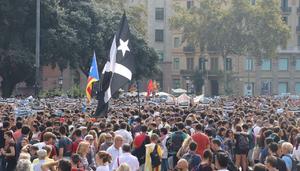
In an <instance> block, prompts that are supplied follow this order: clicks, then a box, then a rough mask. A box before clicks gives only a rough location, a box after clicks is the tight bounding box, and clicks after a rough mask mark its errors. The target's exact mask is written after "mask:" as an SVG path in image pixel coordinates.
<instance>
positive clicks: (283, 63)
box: [278, 58, 288, 71]
mask: <svg viewBox="0 0 300 171" xmlns="http://www.w3.org/2000/svg"><path fill="white" fill-rule="evenodd" d="M278 70H279V71H287V70H288V59H287V58H281V59H279V60H278Z"/></svg>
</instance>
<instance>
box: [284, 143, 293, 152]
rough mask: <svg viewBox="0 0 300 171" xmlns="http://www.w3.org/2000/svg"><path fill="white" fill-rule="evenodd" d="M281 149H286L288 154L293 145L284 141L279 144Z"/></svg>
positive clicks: (291, 150)
mask: <svg viewBox="0 0 300 171" xmlns="http://www.w3.org/2000/svg"><path fill="white" fill-rule="evenodd" d="M281 149H282V151H287V152H288V153H289V154H291V153H292V152H293V145H292V144H291V143H289V142H284V143H282V145H281Z"/></svg>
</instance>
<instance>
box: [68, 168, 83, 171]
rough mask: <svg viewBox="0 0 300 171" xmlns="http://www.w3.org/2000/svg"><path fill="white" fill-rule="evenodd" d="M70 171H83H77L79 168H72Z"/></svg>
mask: <svg viewBox="0 0 300 171" xmlns="http://www.w3.org/2000/svg"><path fill="white" fill-rule="evenodd" d="M71 171H84V170H83V169H79V168H72V170H71Z"/></svg>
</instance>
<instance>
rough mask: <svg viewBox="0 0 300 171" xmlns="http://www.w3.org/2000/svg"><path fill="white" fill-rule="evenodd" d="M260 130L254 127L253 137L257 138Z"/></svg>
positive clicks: (258, 127)
mask: <svg viewBox="0 0 300 171" xmlns="http://www.w3.org/2000/svg"><path fill="white" fill-rule="evenodd" d="M260 130H261V127H260V126H255V127H254V128H253V132H254V135H255V137H257V136H258V134H259V132H260Z"/></svg>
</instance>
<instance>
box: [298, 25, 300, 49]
mask: <svg viewBox="0 0 300 171" xmlns="http://www.w3.org/2000/svg"><path fill="white" fill-rule="evenodd" d="M298 27H299V26H298ZM297 45H298V46H300V35H298V36H297Z"/></svg>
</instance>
